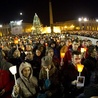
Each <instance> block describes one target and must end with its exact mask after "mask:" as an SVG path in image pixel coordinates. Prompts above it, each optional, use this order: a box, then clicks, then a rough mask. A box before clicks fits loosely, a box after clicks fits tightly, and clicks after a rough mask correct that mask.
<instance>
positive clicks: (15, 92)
mask: <svg viewBox="0 0 98 98" xmlns="http://www.w3.org/2000/svg"><path fill="white" fill-rule="evenodd" d="M14 94H15V95H18V94H19V86H18V85H14Z"/></svg>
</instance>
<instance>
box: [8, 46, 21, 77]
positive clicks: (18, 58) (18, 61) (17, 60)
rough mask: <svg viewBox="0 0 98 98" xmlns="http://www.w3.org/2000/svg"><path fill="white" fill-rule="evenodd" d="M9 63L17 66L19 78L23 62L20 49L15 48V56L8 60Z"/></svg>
mask: <svg viewBox="0 0 98 98" xmlns="http://www.w3.org/2000/svg"><path fill="white" fill-rule="evenodd" d="M8 62H10V63H11V64H13V65H16V66H17V78H18V77H19V66H20V64H21V62H22V59H21V53H20V51H19V49H16V48H15V50H14V51H13V54H12V58H10V59H9V60H8Z"/></svg>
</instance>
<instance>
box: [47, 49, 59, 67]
mask: <svg viewBox="0 0 98 98" xmlns="http://www.w3.org/2000/svg"><path fill="white" fill-rule="evenodd" d="M46 55H47V56H50V57H51V58H52V61H53V63H54V66H55V67H56V68H57V69H59V66H60V59H59V58H57V57H56V56H55V55H54V50H53V49H52V48H51V47H48V50H47V53H46Z"/></svg>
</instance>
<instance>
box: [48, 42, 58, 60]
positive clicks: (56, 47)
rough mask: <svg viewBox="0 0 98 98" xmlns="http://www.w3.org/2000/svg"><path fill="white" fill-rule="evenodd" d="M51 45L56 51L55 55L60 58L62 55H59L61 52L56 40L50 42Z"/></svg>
mask: <svg viewBox="0 0 98 98" xmlns="http://www.w3.org/2000/svg"><path fill="white" fill-rule="evenodd" d="M49 47H51V48H52V49H53V51H54V56H55V57H57V58H59V57H60V56H59V54H60V52H59V49H58V46H57V44H56V41H51V42H50V43H49Z"/></svg>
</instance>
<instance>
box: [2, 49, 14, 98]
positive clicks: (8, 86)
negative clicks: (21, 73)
mask: <svg viewBox="0 0 98 98" xmlns="http://www.w3.org/2000/svg"><path fill="white" fill-rule="evenodd" d="M11 66H13V65H12V64H11V63H9V62H7V61H6V60H5V59H4V53H3V51H2V50H1V49H0V98H11V92H12V89H13V85H14V77H13V75H12V74H11V73H10V71H9V68H10V67H11Z"/></svg>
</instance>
